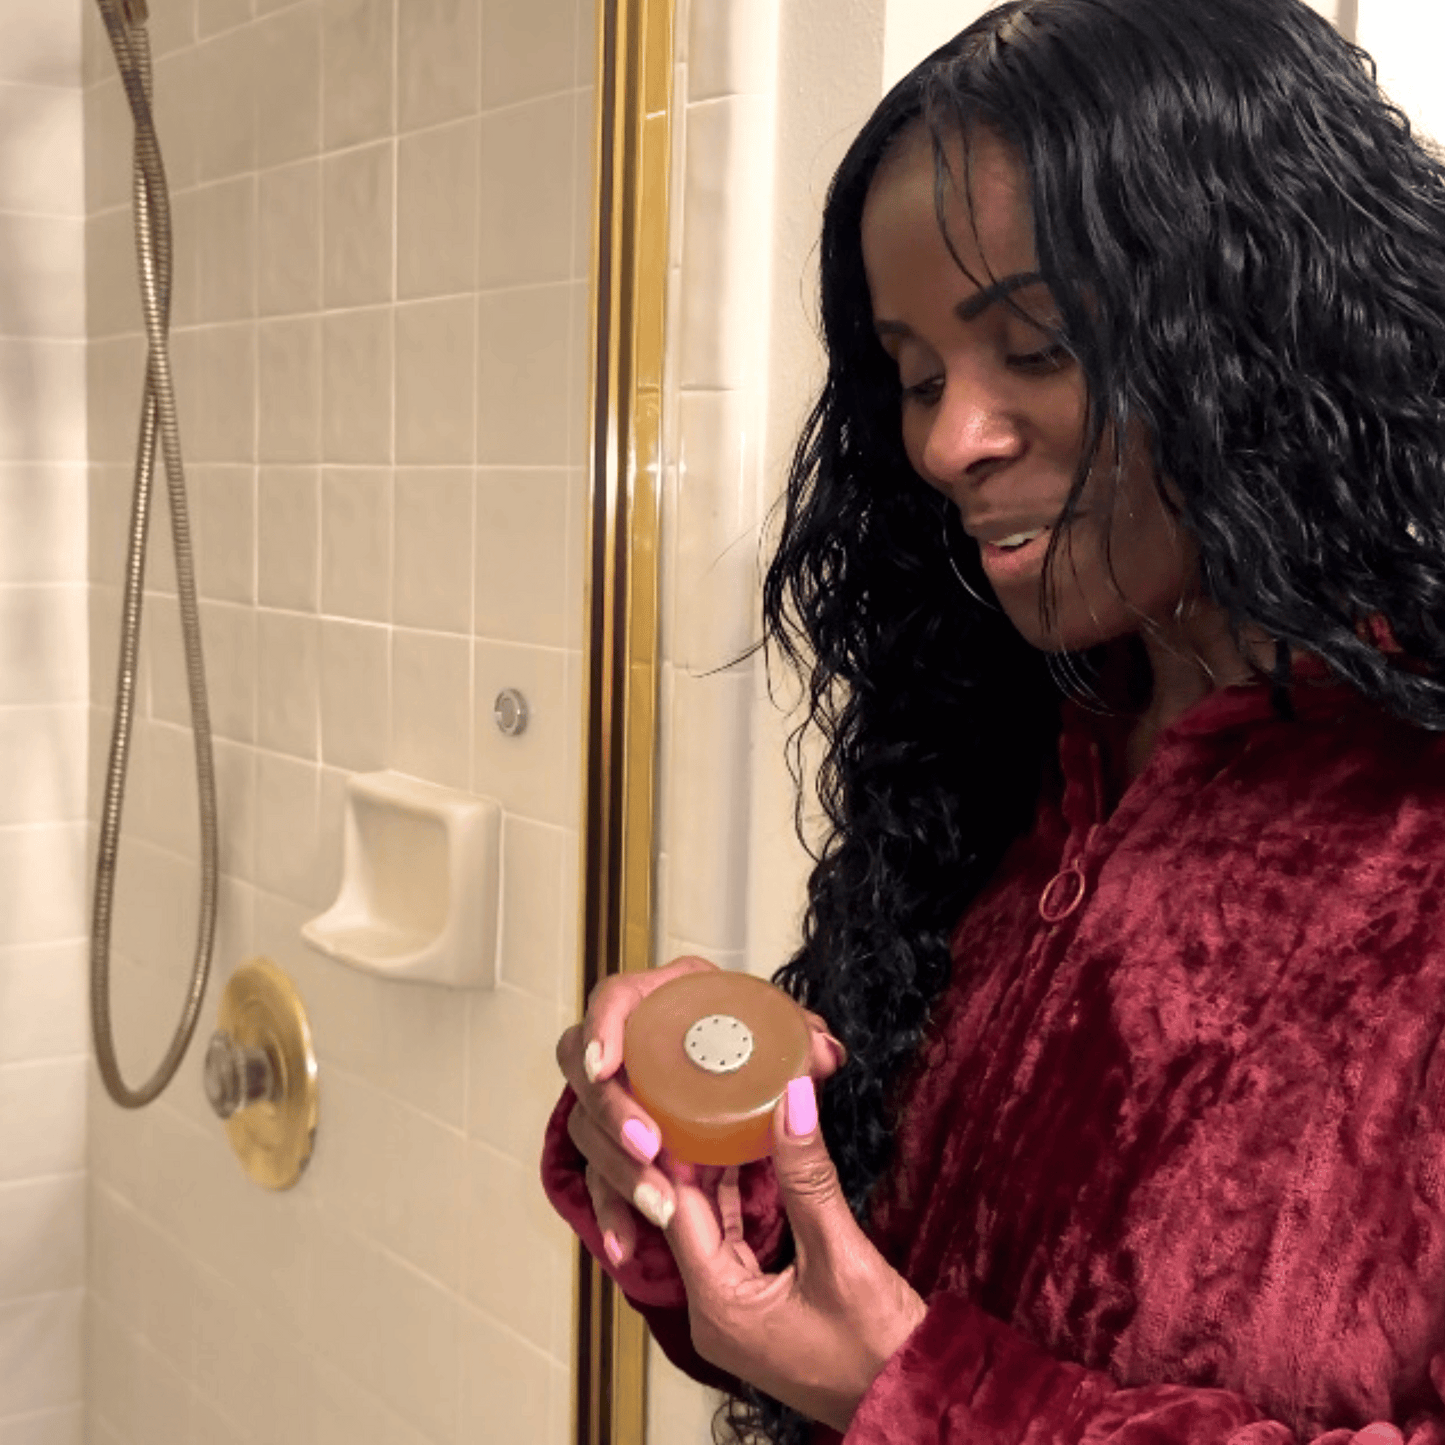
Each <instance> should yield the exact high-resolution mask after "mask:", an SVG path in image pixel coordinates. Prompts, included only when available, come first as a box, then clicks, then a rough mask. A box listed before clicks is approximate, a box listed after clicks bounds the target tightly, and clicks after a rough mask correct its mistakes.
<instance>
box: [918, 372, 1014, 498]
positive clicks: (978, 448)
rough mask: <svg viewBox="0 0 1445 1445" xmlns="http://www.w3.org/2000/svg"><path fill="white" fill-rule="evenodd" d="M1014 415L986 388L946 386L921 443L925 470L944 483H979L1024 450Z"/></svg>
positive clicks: (961, 384) (953, 383)
mask: <svg viewBox="0 0 1445 1445" xmlns="http://www.w3.org/2000/svg"><path fill="white" fill-rule="evenodd" d="M1023 444H1024V442H1023V429H1022V426H1021V421H1020V418H1019V417H1018V415H1017V414H1016V413H1015V412H1014V411H1013V410H1012V409H1011V408H1010V407H1009V406H1007V405H1006V404H1005V402H1004V400H1003V398H1002V397H1001V396H999V395H998V394H997V393H996V392H993V391H991V390H990V389H988V388H987V387H986V386H980V385H978V384H977V383H972V382H966V381H961V380H960V381H954V380H949V381H947V382H945V384H944V389H943V395H942V396H941V397H940V398H939V401H938V405H937V406H936V407H935V408H934V409H933V413H932V415H931V417H930V418H929V427H928V435H927V437H926V438H925V440H924V445H923V456H922V461H923V470H924V472H925V473H926V474H927V475H928V476H929V477H930V478H931V479H932V480H934V481H936V482H940V483H944V484H948V483H952V484H955V485H957V484H961V483H964V482H979V481H982V480H984V478H985V477H987V476H989V475H990V474H991V473H992V472H994V471H996V470H997V469H998V468H999V467H1000V466H1002V465H1005V464H1006V463H1008V462H1010V461H1012V460H1014V459H1015V458H1016V457H1018V456H1019V455H1021V453H1022V451H1023Z"/></svg>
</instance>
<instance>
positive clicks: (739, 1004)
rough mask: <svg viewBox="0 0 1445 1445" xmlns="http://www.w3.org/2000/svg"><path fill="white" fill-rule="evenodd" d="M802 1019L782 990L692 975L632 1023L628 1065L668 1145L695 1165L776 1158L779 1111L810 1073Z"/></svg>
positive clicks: (748, 978) (625, 1046)
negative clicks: (791, 1088) (795, 1083)
mask: <svg viewBox="0 0 1445 1445" xmlns="http://www.w3.org/2000/svg"><path fill="white" fill-rule="evenodd" d="M811 1043H812V1039H811V1034H810V1031H809V1028H808V1020H807V1017H806V1016H805V1015H804V1013H803V1010H802V1009H801V1008H800V1007H799V1006H798V1005H797V1004H796V1003H794V1002H793V1000H792V999H791V998H790V997H789V996H788V995H787V994H786V993H784V992H783V990H782V989H780V988H778V987H777V986H776V985H774V984H771V983H768V982H766V981H765V980H764V979H761V978H754V977H753V976H752V975H751V974H747V973H732V972H730V971H728V970H727V969H719V970H717V971H716V972H714V971H712V970H709V971H708V972H706V973H685V974H683V975H682V977H681V978H675V979H673V980H672V982H671V983H665V984H663V986H662V987H661V988H659V989H657V990H656V991H655V992H653V993H650V994H648V995H647V997H646V998H645V999H643V1001H642V1002H641V1003H640V1004H638V1006H637V1007H636V1008H635V1009H634V1010H633V1011H632V1013H631V1015H630V1016H629V1017H628V1020H627V1026H626V1029H625V1030H624V1033H623V1038H622V1063H623V1066H624V1067H625V1068H626V1070H627V1084H628V1087H629V1088H630V1089H631V1091H632V1095H633V1097H634V1098H635V1099H636V1100H637V1102H638V1103H639V1104H641V1105H642V1107H643V1108H644V1109H646V1110H647V1112H648V1114H649V1115H651V1117H652V1118H653V1119H654V1120H655V1121H656V1123H657V1126H658V1128H659V1129H661V1130H662V1144H663V1147H664V1148H665V1149H667V1150H668V1151H669V1152H670V1153H671V1154H673V1155H675V1156H676V1157H677V1158H679V1159H685V1160H687V1161H688V1162H689V1163H692V1164H750V1163H751V1162H752V1161H753V1160H755V1159H762V1158H765V1157H766V1156H767V1155H768V1154H769V1153H771V1152H772V1147H773V1130H772V1116H773V1109H774V1108H775V1107H776V1106H777V1102H778V1100H779V1098H781V1097H782V1093H783V1090H784V1089H785V1088H787V1086H788V1081H789V1080H790V1079H796V1078H798V1077H799V1076H800V1075H802V1074H805V1073H807V1072H808V1054H809V1050H810V1047H811Z"/></svg>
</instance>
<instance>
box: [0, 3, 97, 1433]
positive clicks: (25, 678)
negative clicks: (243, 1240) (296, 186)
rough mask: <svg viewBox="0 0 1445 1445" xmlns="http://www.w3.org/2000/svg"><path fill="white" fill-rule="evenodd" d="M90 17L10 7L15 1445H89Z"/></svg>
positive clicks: (34, 6) (3, 648) (11, 1328)
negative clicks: (83, 25) (86, 157)
mask: <svg viewBox="0 0 1445 1445" xmlns="http://www.w3.org/2000/svg"><path fill="white" fill-rule="evenodd" d="M84 242H85V212H84V198H83V165H82V154H81V90H80V13H79V7H78V5H70V4H55V3H53V0H6V3H5V5H4V6H3V7H0V1441H3V1442H5V1445H21V1442H24V1445H78V1442H79V1440H80V1435H81V1409H80V1399H81V1310H82V1300H83V1285H84V1246H85V1174H84V1169H85V1070H86V1057H85V1055H86V1046H87V1039H86V1031H85V942H84V938H85V932H86V921H87V920H86V908H85V897H84V882H85V767H86V749H85V728H86V706H85V703H86V670H85V649H86V609H85V591H86V583H85V409H84V388H85V355H84V353H85V346H84V337H85V289H84V276H85V272H84Z"/></svg>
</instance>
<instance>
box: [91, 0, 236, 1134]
mask: <svg viewBox="0 0 1445 1445" xmlns="http://www.w3.org/2000/svg"><path fill="white" fill-rule="evenodd" d="M97 3H98V4H99V6H100V13H101V16H102V18H103V19H104V21H105V29H106V33H107V35H108V36H109V37H110V45H111V49H112V50H113V51H114V53H115V60H116V65H117V66H118V67H119V69H120V78H121V83H122V85H123V86H124V87H125V94H126V99H127V101H128V102H129V103H130V111H131V115H132V117H133V118H134V121H135V161H134V184H133V205H134V211H135V238H136V253H137V257H138V260H139V267H140V289H141V309H142V311H143V313H144V320H145V334H146V346H147V357H146V377H145V392H144V396H143V399H142V402H141V418H140V435H139V438H138V441H137V444H136V461H135V488H134V495H133V500H132V502H131V514H130V544H129V548H128V551H127V555H126V566H125V591H124V596H123V600H122V604H121V635H120V663H119V667H118V669H117V674H116V692H115V716H114V723H113V726H112V731H111V739H110V760H109V763H108V765H107V767H106V774H105V797H104V801H103V802H102V804H101V813H100V844H99V849H98V852H97V857H96V867H95V900H94V906H93V909H92V914H91V935H90V1013H91V1027H92V1031H93V1034H94V1038H95V1061H96V1064H97V1065H98V1066H99V1068H100V1076H101V1079H102V1080H103V1081H104V1083H105V1088H106V1092H107V1093H108V1094H109V1095H110V1097H111V1098H112V1099H114V1100H115V1102H116V1103H117V1104H120V1105H121V1106H123V1107H124V1108H127V1109H139V1108H141V1107H142V1106H143V1105H145V1104H149V1103H150V1102H151V1101H152V1100H153V1099H154V1098H156V1097H157V1095H159V1094H160V1092H161V1091H162V1090H163V1089H164V1088H165V1087H166V1085H167V1084H169V1083H170V1081H171V1079H172V1078H173V1077H174V1076H175V1072H176V1070H177V1069H178V1068H179V1067H180V1063H181V1060H182V1058H184V1057H185V1052H186V1048H187V1046H188V1045H189V1044H190V1041H191V1036H192V1034H194V1032H195V1028H196V1020H197V1018H198V1017H199V1016H200V1011H201V1000H202V998H203V996H204V994H205V991H206V979H207V976H208V974H209V972H210V965H211V949H212V946H213V944H214V942H215V933H216V874H217V866H216V778H215V765H214V761H213V758H212V753H211V725H210V713H209V708H208V707H207V704H206V674H205V667H204V665H203V663H202V658H201V628H200V620H199V615H198V612H197V608H196V580H195V568H194V565H193V563H192V558H191V543H190V527H189V524H188V522H187V517H186V489H185V474H184V472H183V470H182V466H181V443H180V433H179V431H178V429H177V425H176V399H175V391H174V388H173V386H172V382H171V361H170V348H169V344H168V336H169V329H170V312H171V214H170V198H169V196H168V195H167V193H166V178H165V168H164V166H163V165H162V163H161V152H160V144H159V142H158V141H157V138H156V129H155V122H154V119H153V117H152V114H151V60H150V43H149V40H148V38H147V36H146V31H145V21H146V18H147V16H146V8H145V0H97ZM157 443H159V449H160V452H161V456H162V458H163V460H164V462H165V469H166V488H167V493H168V496H169V500H170V513H171V538H172V541H173V543H174V547H175V559H176V568H175V571H176V594H177V598H178V601H179V603H180V614H181V638H182V642H183V645H184V649H185V660H186V683H187V687H188V690H189V693H190V704H191V728H192V732H193V734H194V738H195V752H196V784H197V786H196V792H197V796H198V799H199V803H200V822H201V849H200V853H201V859H200V862H201V900H200V918H199V922H198V927H197V931H196V954H195V961H194V964H193V966H192V970H191V979H190V984H189V987H188V989H187V992H186V999H185V1007H184V1009H183V1010H182V1013H181V1018H180V1021H179V1023H178V1024H177V1025H176V1031H175V1036H174V1037H173V1038H172V1039H171V1043H170V1046H169V1048H168V1049H167V1050H166V1053H165V1056H164V1058H162V1059H161V1062H160V1064H159V1065H158V1066H157V1068H156V1071H155V1073H154V1074H153V1075H152V1076H151V1077H150V1078H149V1079H148V1080H147V1081H146V1082H145V1083H143V1084H141V1085H140V1086H139V1087H138V1088H134V1089H133V1088H131V1087H130V1086H129V1085H127V1084H126V1082H125V1080H124V1079H123V1078H122V1077H121V1073H120V1065H119V1063H118V1062H117V1059H116V1051H115V1035H114V1030H113V1028H112V1024H111V1014H110V931H111V918H112V910H113V904H114V899H115V872H116V863H117V861H118V859H119V853H120V821H121V808H122V805H123V803H124V801H125V780H126V768H127V762H128V759H129V755H130V736H131V723H132V720H133V716H134V711H135V691H136V670H137V662H138V658H139V653H140V624H141V602H142V599H143V595H144V591H145V557H146V534H147V530H148V526H149V521H150V507H151V491H152V486H151V484H152V482H153V480H154V477H155V464H156V450H157Z"/></svg>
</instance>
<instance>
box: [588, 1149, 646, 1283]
mask: <svg viewBox="0 0 1445 1445" xmlns="http://www.w3.org/2000/svg"><path fill="white" fill-rule="evenodd" d="M587 1192H588V1194H590V1195H591V1196H592V1213H593V1215H594V1217H595V1218H596V1220H597V1227H598V1228H599V1229H600V1230H601V1231H602V1248H603V1249H604V1250H606V1251H607V1258H608V1259H610V1260H611V1261H612V1263H613V1264H614V1265H615V1266H619V1267H620V1266H621V1265H624V1264H626V1263H627V1261H628V1260H629V1259H631V1258H632V1256H633V1255H634V1254H635V1253H636V1251H637V1225H636V1224H635V1223H634V1221H633V1217H632V1210H631V1209H630V1208H629V1207H628V1205H627V1201H626V1200H624V1199H622V1198H620V1197H619V1196H618V1194H617V1191H616V1190H615V1189H613V1188H612V1186H611V1185H610V1184H608V1183H607V1182H606V1181H605V1180H604V1179H603V1178H602V1176H601V1175H600V1174H599V1173H598V1172H597V1170H596V1168H595V1167H594V1166H593V1165H591V1164H589V1165H588V1166H587Z"/></svg>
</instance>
